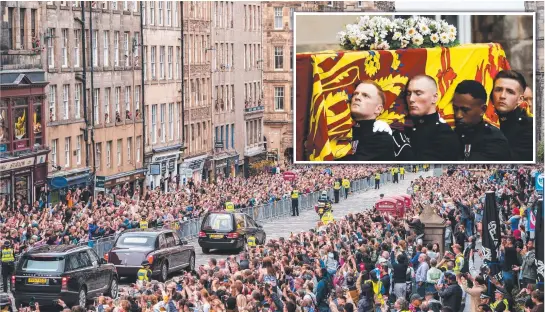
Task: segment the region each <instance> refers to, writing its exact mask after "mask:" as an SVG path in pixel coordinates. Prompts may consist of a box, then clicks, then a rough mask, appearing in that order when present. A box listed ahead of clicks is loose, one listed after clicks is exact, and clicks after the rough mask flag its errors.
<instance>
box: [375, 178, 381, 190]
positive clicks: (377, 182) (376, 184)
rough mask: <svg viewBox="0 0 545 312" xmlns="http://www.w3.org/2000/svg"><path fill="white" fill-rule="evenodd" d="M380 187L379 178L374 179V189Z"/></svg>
mask: <svg viewBox="0 0 545 312" xmlns="http://www.w3.org/2000/svg"><path fill="white" fill-rule="evenodd" d="M378 189H380V180H375V190H378Z"/></svg>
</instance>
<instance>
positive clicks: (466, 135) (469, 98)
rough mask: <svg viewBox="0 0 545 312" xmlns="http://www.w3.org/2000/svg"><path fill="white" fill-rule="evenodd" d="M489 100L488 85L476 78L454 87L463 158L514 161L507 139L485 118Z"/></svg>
mask: <svg viewBox="0 0 545 312" xmlns="http://www.w3.org/2000/svg"><path fill="white" fill-rule="evenodd" d="M487 99H488V96H487V95H486V90H485V88H484V87H483V85H482V84H481V83H479V82H477V81H475V80H464V81H462V82H460V83H459V84H458V86H456V89H455V90H454V96H453V98H452V107H453V109H454V119H455V121H456V130H455V131H456V133H457V134H458V137H459V138H460V143H461V146H460V151H459V153H458V155H459V156H458V157H459V159H460V160H465V161H508V160H511V155H510V152H509V142H507V138H506V137H505V136H504V135H503V133H502V132H501V131H500V129H498V128H496V127H494V126H493V125H490V124H488V123H487V122H485V121H484V120H483V116H484V113H485V112H486V102H487Z"/></svg>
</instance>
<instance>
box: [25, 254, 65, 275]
mask: <svg viewBox="0 0 545 312" xmlns="http://www.w3.org/2000/svg"><path fill="white" fill-rule="evenodd" d="M21 270H22V271H24V272H35V273H59V272H63V270H64V257H36V256H26V257H23V259H22V263H21Z"/></svg>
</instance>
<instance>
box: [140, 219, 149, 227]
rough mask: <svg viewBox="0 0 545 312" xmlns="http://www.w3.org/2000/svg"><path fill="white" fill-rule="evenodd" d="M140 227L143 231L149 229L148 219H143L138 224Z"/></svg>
mask: <svg viewBox="0 0 545 312" xmlns="http://www.w3.org/2000/svg"><path fill="white" fill-rule="evenodd" d="M138 226H139V227H140V228H141V229H147V228H148V221H147V220H146V219H142V220H140V222H139V223H138Z"/></svg>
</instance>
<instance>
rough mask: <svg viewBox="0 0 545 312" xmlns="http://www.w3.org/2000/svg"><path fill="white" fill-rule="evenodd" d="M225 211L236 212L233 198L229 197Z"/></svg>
mask: <svg viewBox="0 0 545 312" xmlns="http://www.w3.org/2000/svg"><path fill="white" fill-rule="evenodd" d="M225 211H227V212H235V204H233V202H231V196H229V197H227V201H226V202H225Z"/></svg>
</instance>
